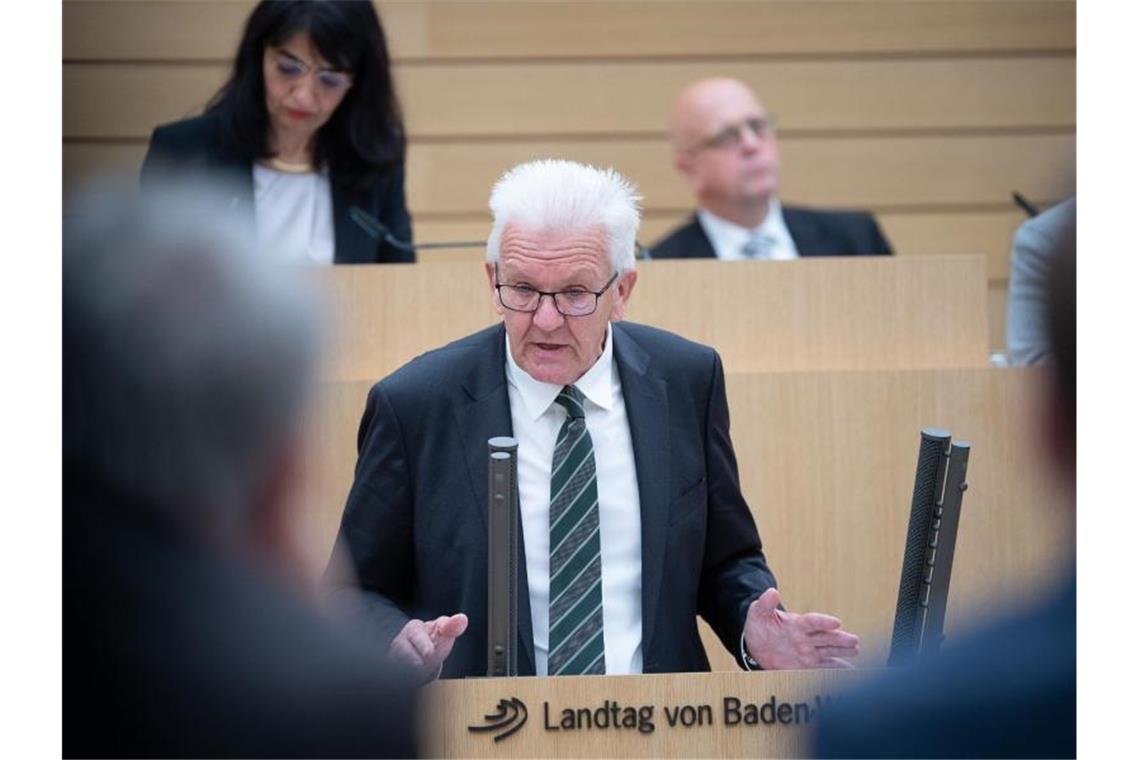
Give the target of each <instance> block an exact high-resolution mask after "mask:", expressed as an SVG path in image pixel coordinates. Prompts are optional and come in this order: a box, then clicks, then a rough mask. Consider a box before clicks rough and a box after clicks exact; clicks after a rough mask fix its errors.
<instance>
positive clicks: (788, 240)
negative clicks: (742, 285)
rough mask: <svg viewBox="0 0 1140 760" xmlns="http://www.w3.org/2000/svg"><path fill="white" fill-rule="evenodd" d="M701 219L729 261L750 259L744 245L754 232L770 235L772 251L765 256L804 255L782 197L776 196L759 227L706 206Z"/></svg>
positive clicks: (717, 249) (720, 255) (718, 254)
mask: <svg viewBox="0 0 1140 760" xmlns="http://www.w3.org/2000/svg"><path fill="white" fill-rule="evenodd" d="M697 219H698V220H700V223H701V227H702V228H704V231H705V235H707V236H708V239H709V242H710V243H712V248H713V251H715V252H716V257H717V258H718V259H725V260H726V261H740V260H744V259H747V258H748V256H746V255H744V253H743V252H742V249H743V248H744V245H745V243H747V242H748V240H749V238H751V237H753V236H757V237H767V238H768V239H769V241H770V242H769V244H768V250H769V253H768V255H767V256H765V257H764V258H766V259H773V260H784V261H786V260H789V259H798V258H799V257H800V254H799V251H798V250H796V243H795V241H794V240H792V233H790V232H788V225H786V224H785V223H784V212H783V210H782V209H781V208H780V201H778V200H777V199H775V198H773V199H772V201H771V205H770V206H769V207H768V216H766V217H765V218H764V221H763V222H761V223H760V226H759V227H756V228H755V229H751V230H750V229H748V228H747V227H741V226H740V225H738V224H734V223H733V222H730V221H728V220H727V219H721V218H720V217H719V216H716V215H714V214H712V213H710V212H708V211H705V210H704V209H701V210H699V211H698V212H697Z"/></svg>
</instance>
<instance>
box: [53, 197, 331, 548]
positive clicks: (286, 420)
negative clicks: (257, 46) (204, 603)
mask: <svg viewBox="0 0 1140 760" xmlns="http://www.w3.org/2000/svg"><path fill="white" fill-rule="evenodd" d="M213 187H214V188H215V190H216V185H215V186H213ZM221 197H223V196H222V195H221V194H218V193H216V192H207V191H206V190H205V185H198V184H195V183H182V184H181V186H180V187H178V188H177V189H176V188H174V187H167V188H159V189H157V190H152V191H149V192H148V193H146V195H145V196H142V195H135V194H133V193H131V192H129V191H128V190H126V189H122V188H119V189H110V190H108V189H103V190H101V191H100V192H98V193H92V194H91V195H88V196H86V197H83V198H81V199H79V200H78V201H77V203H76V204H75V205H73V206H72V207H71V209H70V210H69V216H68V218H67V220H66V223H65V225H64V249H63V356H64V396H63V411H64V461H65V464H66V467H67V470H68V472H69V474H74V475H76V476H79V477H82V478H84V479H85V480H86V482H88V483H90V484H91V485H93V486H97V487H102V488H106V489H108V490H109V491H111V492H113V493H114V494H115V495H116V496H118V497H122V498H126V499H130V500H131V501H132V502H133V503H135V504H136V505H137V507H138V508H140V509H146V510H148V511H150V512H151V513H152V516H153V517H154V519H156V520H160V521H162V522H164V523H169V524H171V526H172V527H175V528H176V529H178V530H184V531H187V532H192V533H194V534H196V536H197V537H199V538H201V539H204V540H209V541H211V542H215V543H220V544H235V545H241V544H245V543H249V542H255V543H258V544H269V545H272V544H273V542H274V541H277V540H279V539H281V538H283V537H284V536H283V535H275V534H274V533H275V531H276V530H277V529H278V528H279V527H281V522H282V518H283V517H284V514H285V510H284V508H285V507H286V506H287V499H286V498H285V497H286V495H287V493H288V488H287V486H288V485H290V483H289V481H290V479H291V478H292V477H293V476H294V473H295V471H296V464H297V443H298V439H299V435H298V431H299V425H300V417H301V412H302V410H303V407H304V402H305V400H306V397H307V395H308V392H309V390H310V386H311V384H312V381H313V375H314V371H315V366H316V359H317V353H318V346H319V341H318V338H319V332H318V330H319V321H318V314H317V311H316V302H315V301H314V299H313V298H312V296H311V294H309V293H308V292H306V291H305V290H304V289H303V288H302V286H301V282H300V281H298V280H296V279H294V276H295V275H296V274H297V273H295V272H293V271H291V270H287V269H285V268H282V267H277V266H273V265H271V264H270V263H269V262H268V261H267V260H266V259H264V258H263V257H261V256H260V255H259V254H258V252H257V251H256V250H253V249H252V248H251V246H250V245H249V239H248V237H247V233H248V230H247V227H246V226H243V224H242V222H241V221H240V220H239V219H236V218H235V217H233V216H232V214H230V213H227V211H226V209H225V208H224V207H222V206H221V205H220V200H219V199H220V198H221ZM267 548H269V547H268V546H267ZM272 548H274V549H276V550H284V549H287V547H285V546H282V545H276V546H273V547H272Z"/></svg>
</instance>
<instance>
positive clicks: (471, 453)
mask: <svg viewBox="0 0 1140 760" xmlns="http://www.w3.org/2000/svg"><path fill="white" fill-rule="evenodd" d="M486 335H487V345H485V346H484V349H483V351H482V352H481V353H482V355H484V356H487V357H489V358H488V359H487V360H486V361H480V362H478V363H477V364H476V366H475V367H474V368H473V369H472V372H471V373H470V374H469V375H468V376H467V378H465V379H464V381H463V383H462V387H463V391H464V396H463V398H462V399H461V400H460V402H459V404H457V406H456V410H455V416H456V423H457V426H458V427H457V430H458V433H459V438H460V440H462V441H463V447H464V451H465V455H466V456H465V458H466V461H467V473H468V476H469V478H470V481H471V492H472V497H473V498H474V503H475V504H476V507H477V509H476V511H477V512H478V514H479V520H480V522H481V524H482V526H483V532H484V534H486V531H487V524H488V520H487V510H488V506H487V440H488V439H490V438H494V437H495V436H500V435H514V426H513V425H512V424H511V405H510V399H509V397H508V396H507V376H506V361H507V357H506V337H505V336H504V330H503V326H502V325H501V324H500V325H499V326H498V327H496V328H492V329H490V330H487V331H486ZM518 536H519V563H518V565H519V577H518V588H519V600H518V603H519V609H518V625H519V643H520V644H521V645H522V653H523V655H524V656H523V657H520V658H519V672H520V673H521V674H525V673H530V674H533V673H534V669H535V666H534V629H533V628H532V626H531V615H530V591H529V589H530V586H529V585H527V584H528V581H527V575H526V547H525V545H524V543H523V530H522V519H521V515H520V519H519V524H518ZM528 666H529V669H528Z"/></svg>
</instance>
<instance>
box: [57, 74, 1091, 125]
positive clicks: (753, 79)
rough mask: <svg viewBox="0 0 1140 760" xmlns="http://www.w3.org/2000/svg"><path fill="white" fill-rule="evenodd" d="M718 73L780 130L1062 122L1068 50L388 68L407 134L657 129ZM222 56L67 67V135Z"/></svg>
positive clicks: (160, 114)
mask: <svg viewBox="0 0 1140 760" xmlns="http://www.w3.org/2000/svg"><path fill="white" fill-rule="evenodd" d="M726 70H728V71H731V73H732V74H733V75H734V76H737V77H740V78H742V79H744V80H746V81H748V82H749V83H750V84H752V85H753V87H754V88H755V89H756V91H757V92H758V93H760V94H761V97H762V98H763V99H764V101H765V103H766V105H767V106H768V108H769V109H770V110H771V112H772V113H773V114H775V115H776V116H777V117H778V118H779V123H780V128H781V129H782V130H784V131H785V132H787V133H798V132H803V131H805V130H807V131H824V132H836V131H838V130H879V129H893V130H899V129H907V130H921V129H926V130H931V129H933V130H939V131H944V130H946V129H947V127H948V125H952V126H953V128H954V129H982V128H988V129H993V128H1004V129H1008V128H1014V127H1020V128H1032V129H1041V128H1070V129H1071V128H1072V127H1073V126H1074V125H1075V123H1076V105H1075V96H1076V83H1075V70H1074V67H1073V61H1072V58H1071V57H1070V56H1063V57H1033V58H1016V59H1010V58H979V59H969V60H950V59H933V60H895V59H892V60H870V61H864V60H853V61H830V60H828V61H814V60H808V61H764V62H739V63H733V64H731V65H730V66H726V65H725V64H724V63H717V62H702V63H688V62H684V63H682V62H617V61H605V62H581V63H544V62H509V63H472V64H467V65H464V66H456V65H454V64H446V63H432V64H422V65H414V64H409V65H402V66H397V67H396V79H397V86H398V88H399V92H400V95H401V99H402V102H403V106H404V109H405V116H406V119H407V124H408V132H409V134H410V135H411V136H412V137H413V139H416V138H423V137H439V138H457V137H474V136H498V137H502V136H505V135H513V136H522V135H578V136H585V135H595V136H613V135H622V134H628V135H638V136H645V135H655V136H662V135H664V133H665V129H666V121H667V115H668V111H669V108H670V107H671V105H672V101H673V99H674V98H675V97H676V95H677V93H678V92H680V91H681V89H682V88H684V87H685V85H687V84H689V83H690V82H693V81H695V80H697V79H700V78H702V77H708V76H718V75H723V74H724V73H725V72H726ZM227 73H228V66H227V65H226V64H221V63H201V64H182V63H152V64H149V65H146V66H140V65H138V64H133V63H113V64H65V65H64V67H63V87H64V105H65V108H64V121H63V128H64V136H66V137H69V138H77V137H146V136H148V135H149V134H150V131H151V130H152V129H153V128H154V127H155V125H157V124H161V123H165V122H169V121H173V120H174V119H178V118H183V117H185V116H187V115H190V114H195V113H199V112H200V111H201V110H202V107H203V106H204V105H205V103H206V101H207V100H208V99H209V97H210V96H211V95H213V93H214V92H215V91H216V90H217V89H218V87H219V86H220V85H221V84H222V83H223V82H224V81H225V77H226V74H227Z"/></svg>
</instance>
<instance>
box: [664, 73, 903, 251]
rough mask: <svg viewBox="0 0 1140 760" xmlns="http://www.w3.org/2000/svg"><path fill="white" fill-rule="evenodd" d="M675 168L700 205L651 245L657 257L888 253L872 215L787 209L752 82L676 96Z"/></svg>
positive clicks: (708, 85)
mask: <svg viewBox="0 0 1140 760" xmlns="http://www.w3.org/2000/svg"><path fill="white" fill-rule="evenodd" d="M669 131H670V135H671V137H672V140H673V148H674V165H675V166H676V167H677V171H679V172H680V173H681V176H682V177H684V178H685V181H686V182H687V183H688V185H689V188H690V189H691V190H692V192H693V195H694V196H695V197H696V199H697V205H698V207H699V208H698V210H697V213H696V214H695V215H694V217H693V218H692V219H691V220H690V221H689V222H688V223H687V224H685V225H684V226H682V227H679V228H678V229H675V230H673V232H671V233H670V234H669V235H667V236H666V237H665V238H663V239H662V240H659V241H657V242H656V243H655V244H654V245H653V246H651V248H650V251H649V255H650V258H654V259H687V258H718V259H727V260H738V259H795V258H799V257H801V256H859V255H889V254H890V253H891V246H890V244H889V243H888V242H887V240H886V238H885V237H884V236H883V233H882V232H881V231H880V230H879V225H878V224H877V223H876V222H875V220H874V218H872V217H871V216H870V215H869V214H866V213H863V212H855V211H842V212H841V211H815V210H811V209H806V208H796V207H792V206H782V205H781V204H780V200H779V198H778V197H777V195H778V192H779V183H780V150H779V146H778V145H777V143H776V125H775V123H774V122H773V120H772V118H771V117H770V116H769V115H768V113H767V111H766V110H765V109H764V106H763V105H761V104H760V102H759V100H757V98H756V96H755V94H753V92H752V90H751V89H749V88H748V86H747V85H746V84H744V83H743V82H741V81H738V80H736V79H727V78H717V79H704V80H701V81H699V82H696V83H694V84H692V85H690V86H689V87H688V88H686V89H685V90H684V91H683V92H682V93H681V95H680V97H678V98H677V102H676V104H675V105H674V107H673V116H672V120H671V123H670V127H669Z"/></svg>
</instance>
